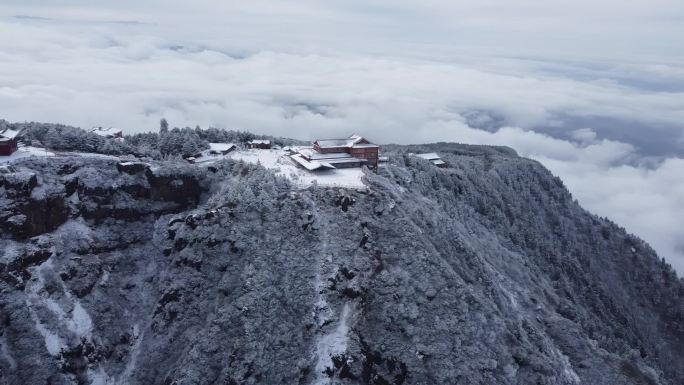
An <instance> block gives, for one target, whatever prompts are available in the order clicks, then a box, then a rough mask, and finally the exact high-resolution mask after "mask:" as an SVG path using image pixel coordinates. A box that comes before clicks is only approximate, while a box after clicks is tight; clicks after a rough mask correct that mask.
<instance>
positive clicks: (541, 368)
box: [0, 144, 684, 385]
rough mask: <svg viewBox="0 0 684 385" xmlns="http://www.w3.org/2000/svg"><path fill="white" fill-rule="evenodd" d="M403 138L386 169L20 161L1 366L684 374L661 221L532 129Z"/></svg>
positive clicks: (5, 374)
mask: <svg viewBox="0 0 684 385" xmlns="http://www.w3.org/2000/svg"><path fill="white" fill-rule="evenodd" d="M383 152H384V155H387V156H388V157H389V162H388V163H387V164H385V165H382V166H381V167H380V168H379V170H378V171H377V173H376V172H373V171H368V170H365V171H364V176H363V183H364V185H365V188H358V187H356V188H339V187H325V186H319V185H317V184H313V185H310V186H309V187H304V186H302V185H301V184H299V183H296V181H291V180H289V179H286V177H284V176H277V175H276V172H275V171H274V170H273V169H267V168H264V167H263V166H262V165H255V164H251V163H247V162H244V161H239V160H231V159H226V160H222V161H219V162H217V163H214V164H212V165H211V166H210V167H206V166H198V165H189V164H185V163H181V162H178V161H174V160H154V161H148V162H147V163H141V162H135V161H131V162H121V161H119V160H117V159H116V158H115V157H84V156H76V155H59V154H57V155H56V156H52V157H49V158H47V157H27V158H23V159H19V160H17V161H15V163H14V164H13V166H12V167H4V168H3V169H2V173H0V220H1V221H0V229H1V231H2V239H0V250H1V252H2V257H1V258H0V277H1V279H0V324H1V325H2V326H1V327H0V348H1V349H0V384H2V385H10V384H12V385H13V384H145V385H147V384H168V385H170V384H178V385H180V384H226V385H237V384H376V385H380V384H393V385H402V384H403V385H408V384H606V385H609V384H610V385H613V384H663V385H664V384H672V385H675V384H682V383H684V283H683V282H682V280H680V279H679V278H678V277H677V276H676V274H675V272H674V271H673V270H672V268H671V267H670V266H669V265H668V264H666V263H665V262H664V261H663V260H661V259H660V258H658V256H657V255H656V254H655V252H654V251H653V250H652V249H651V248H650V247H649V246H648V245H646V244H645V243H644V242H643V241H641V240H639V239H638V238H637V237H635V236H633V235H630V234H627V233H625V231H624V230H623V229H621V228H619V227H618V226H616V225H615V224H613V223H611V222H610V221H609V220H607V219H602V218H598V217H596V216H594V215H592V214H590V213H588V212H586V211H585V210H583V209H582V208H581V207H580V206H579V205H578V204H577V203H576V202H575V201H574V200H573V199H572V197H571V195H570V194H569V192H568V191H567V190H566V188H565V187H564V186H563V183H562V182H561V180H559V179H558V178H555V177H553V176H552V175H551V174H550V173H549V172H548V171H547V170H546V169H545V168H544V167H542V166H541V165H540V164H539V163H537V162H535V161H532V160H529V159H524V158H520V157H518V156H517V155H516V154H515V153H514V152H513V151H512V150H510V149H507V148H500V147H483V146H465V145H457V144H436V145H425V146H384V147H383ZM418 152H438V153H439V154H440V156H441V157H442V159H443V160H444V161H445V162H446V163H447V164H448V167H447V168H437V167H435V166H434V165H433V164H431V163H430V162H429V161H426V160H423V159H420V158H417V157H413V156H410V155H409V154H410V153H418ZM279 175H282V174H279Z"/></svg>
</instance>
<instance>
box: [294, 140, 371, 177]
mask: <svg viewBox="0 0 684 385" xmlns="http://www.w3.org/2000/svg"><path fill="white" fill-rule="evenodd" d="M379 151H380V146H378V145H377V144H373V143H371V142H369V141H368V140H366V139H365V138H364V137H362V136H360V135H357V134H354V135H352V136H350V137H349V138H346V139H319V140H316V141H314V142H313V145H312V146H308V147H299V148H298V149H297V150H296V151H295V152H294V153H293V154H291V155H290V158H291V159H292V160H293V161H294V162H295V163H296V164H298V165H300V166H302V167H304V168H305V169H307V170H309V171H315V170H325V169H334V168H352V167H362V166H369V167H372V168H377V167H378V158H379V157H378V152H379Z"/></svg>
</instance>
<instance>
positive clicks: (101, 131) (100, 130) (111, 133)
mask: <svg viewBox="0 0 684 385" xmlns="http://www.w3.org/2000/svg"><path fill="white" fill-rule="evenodd" d="M90 132H92V133H93V134H95V135H99V136H101V137H103V138H107V139H117V138H123V132H122V131H121V130H120V129H118V128H114V127H109V128H104V127H93V128H92V129H90Z"/></svg>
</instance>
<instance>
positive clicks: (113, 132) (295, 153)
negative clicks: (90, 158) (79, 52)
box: [0, 127, 446, 171]
mask: <svg viewBox="0 0 684 385" xmlns="http://www.w3.org/2000/svg"><path fill="white" fill-rule="evenodd" d="M90 132H92V133H95V134H97V135H100V136H103V137H106V138H111V139H118V140H123V139H122V132H121V130H118V129H114V128H102V127H94V128H93V129H91V131H90ZM19 134H20V132H19V131H13V130H11V129H9V128H4V129H0V155H11V154H12V153H13V152H14V151H16V150H17V147H18V145H17V139H18V136H19ZM247 147H248V148H252V149H271V148H272V144H271V141H270V140H264V139H255V140H251V141H249V142H247ZM235 149H237V146H236V145H235V144H232V143H211V144H210V149H209V150H206V151H203V152H202V153H200V154H197V155H195V156H193V157H189V158H187V160H188V161H190V162H192V163H196V162H198V161H202V160H203V159H202V158H207V159H206V160H210V159H211V158H212V157H215V156H222V155H227V154H228V153H229V152H231V151H233V150H235ZM283 150H284V151H285V152H286V154H287V156H288V157H289V158H290V159H291V160H292V161H293V163H294V164H296V165H298V166H300V167H302V168H304V169H306V170H309V171H317V170H329V169H339V168H352V167H362V166H368V167H370V168H377V167H378V163H379V162H381V161H383V160H386V158H385V157H381V156H380V154H379V153H380V146H379V145H377V144H374V143H371V142H370V141H368V140H367V139H366V138H364V137H363V136H361V135H358V134H353V135H351V136H349V137H348V138H341V139H318V140H315V141H314V142H313V143H312V145H310V146H300V147H285V148H283ZM411 155H414V156H417V157H420V158H423V159H426V160H428V161H430V162H431V163H432V164H434V165H435V166H437V167H445V166H446V163H445V162H444V161H443V160H442V159H441V158H440V157H439V155H437V154H436V153H427V154H411Z"/></svg>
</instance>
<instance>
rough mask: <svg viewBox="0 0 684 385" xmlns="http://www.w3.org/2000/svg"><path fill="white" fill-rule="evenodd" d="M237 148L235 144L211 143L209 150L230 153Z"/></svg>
mask: <svg viewBox="0 0 684 385" xmlns="http://www.w3.org/2000/svg"><path fill="white" fill-rule="evenodd" d="M234 148H235V144H233V143H209V150H211V151H218V152H223V151H230V150H232V149H234Z"/></svg>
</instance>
